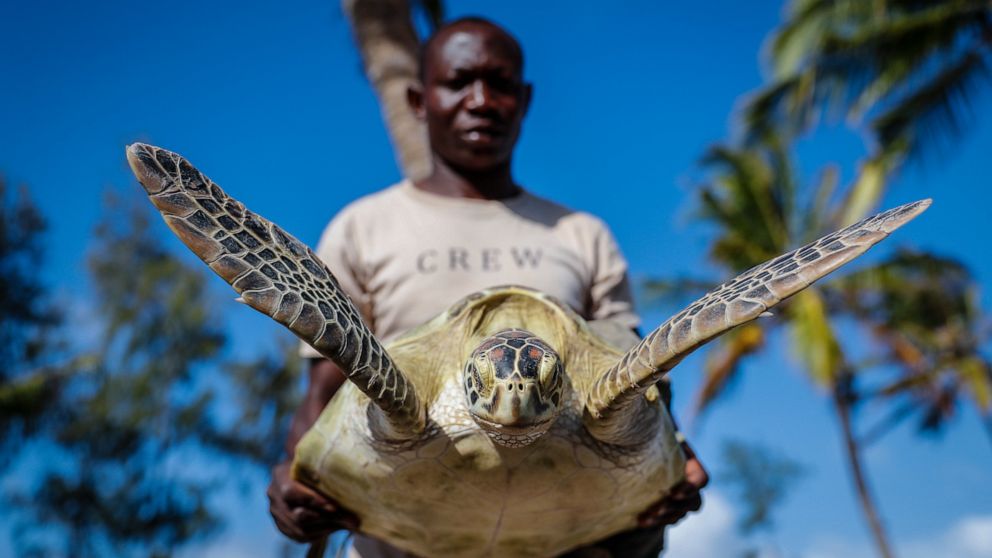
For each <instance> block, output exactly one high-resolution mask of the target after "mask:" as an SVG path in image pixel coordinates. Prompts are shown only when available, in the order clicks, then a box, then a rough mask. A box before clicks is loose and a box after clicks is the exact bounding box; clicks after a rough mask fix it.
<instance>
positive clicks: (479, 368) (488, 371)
mask: <svg viewBox="0 0 992 558" xmlns="http://www.w3.org/2000/svg"><path fill="white" fill-rule="evenodd" d="M469 368H470V369H471V372H472V381H473V382H475V389H477V390H479V394H480V395H482V396H483V397H487V396H488V395H489V393H490V392H492V389H493V384H494V383H495V378H496V372H495V371H494V370H493V363H492V362H490V361H489V358H488V357H486V355H484V354H480V355H477V356H476V357H475V358H474V359H473V362H471V363H469Z"/></svg>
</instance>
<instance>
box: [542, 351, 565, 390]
mask: <svg viewBox="0 0 992 558" xmlns="http://www.w3.org/2000/svg"><path fill="white" fill-rule="evenodd" d="M560 375H561V363H560V362H559V361H558V358H557V357H556V356H554V355H552V354H548V353H545V355H544V358H542V359H541V368H540V370H538V378H539V379H540V381H541V385H542V386H544V387H546V388H553V387H555V385H556V384H557V383H558V379H559V376H560Z"/></svg>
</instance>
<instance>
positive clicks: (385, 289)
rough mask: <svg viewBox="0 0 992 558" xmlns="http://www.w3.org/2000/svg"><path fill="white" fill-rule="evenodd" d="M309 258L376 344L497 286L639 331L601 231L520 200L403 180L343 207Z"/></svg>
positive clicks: (559, 210) (548, 205) (555, 208)
mask: <svg viewBox="0 0 992 558" xmlns="http://www.w3.org/2000/svg"><path fill="white" fill-rule="evenodd" d="M317 255H318V256H319V257H320V259H321V260H323V262H324V263H325V264H327V266H328V267H329V268H330V270H331V272H332V273H333V274H334V276H335V277H337V279H338V282H339V283H340V284H341V287H342V288H343V289H344V291H345V292H346V293H347V294H348V295H349V296H350V297H351V299H352V301H354V302H355V304H356V305H357V306H358V308H359V310H360V311H361V313H362V315H363V316H364V317H365V319H366V320H367V322H368V324H369V326H370V327H371V328H372V330H373V331H374V332H375V333H376V335H377V336H378V337H379V338H380V339H382V340H384V341H388V340H390V339H393V338H395V337H396V336H397V335H399V334H401V333H403V332H405V331H407V330H409V329H411V328H413V327H415V326H418V325H420V324H422V323H424V322H426V321H427V320H429V319H431V318H433V317H434V316H436V315H437V314H439V313H441V312H442V311H444V310H445V309H447V308H448V307H449V306H450V305H451V304H453V303H455V302H456V301H458V300H459V299H460V298H462V297H463V296H465V295H468V294H471V293H473V292H475V291H478V290H481V289H484V288H488V287H493V286H496V285H506V284H515V285H523V286H527V287H531V288H534V289H538V290H540V291H543V292H545V293H548V294H550V295H552V296H554V297H556V298H558V299H559V300H561V301H562V302H564V303H566V304H568V305H570V306H571V307H572V308H574V309H575V310H576V311H577V312H578V313H579V314H581V315H582V316H583V317H585V318H586V319H590V320H593V319H597V320H598V319H611V320H614V321H617V322H619V323H620V324H622V325H624V326H626V327H630V328H634V327H636V326H637V324H638V318H637V316H636V315H635V314H634V312H633V304H632V300H631V293H630V285H629V282H628V279H627V262H626V261H625V260H624V258H623V255H622V254H621V253H620V250H619V248H618V247H617V244H616V241H615V240H614V239H613V235H612V234H611V233H610V231H609V229H608V228H607V227H606V225H605V224H603V222H602V221H600V220H599V219H597V218H596V217H593V216H592V215H589V214H587V213H582V212H577V211H572V210H570V209H567V208H565V207H562V206H560V205H558V204H555V203H553V202H550V201H548V200H545V199H542V198H539V197H537V196H534V195H533V194H530V193H527V192H524V193H522V194H520V195H518V196H515V197H513V198H510V199H506V200H500V201H490V200H473V199H464V198H450V197H445V196H438V195H434V194H430V193H428V192H424V191H422V190H418V189H417V188H415V187H414V186H413V184H412V183H411V182H409V181H403V182H400V183H399V184H396V185H394V186H391V187H389V188H387V189H385V190H382V191H380V192H376V193H374V194H371V195H368V196H365V197H363V198H361V199H359V200H357V201H355V202H353V203H352V204H350V205H348V206H347V207H346V208H344V209H343V210H342V211H341V212H340V213H339V214H338V215H337V216H336V217H335V218H334V219H333V220H332V221H331V223H330V224H329V225H328V226H327V229H326V230H325V231H324V234H323V236H322V237H321V239H320V244H319V245H318V247H317ZM302 354H303V355H304V356H308V357H316V356H319V355H318V354H317V353H316V352H315V351H313V350H312V349H310V348H309V347H305V348H304V349H303V350H302Z"/></svg>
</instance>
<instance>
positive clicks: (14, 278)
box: [0, 178, 60, 472]
mask: <svg viewBox="0 0 992 558" xmlns="http://www.w3.org/2000/svg"><path fill="white" fill-rule="evenodd" d="M45 231H46V224H45V219H44V218H43V217H42V215H41V213H40V212H39V211H38V208H37V207H36V206H35V204H34V202H33V201H32V200H31V198H30V196H29V195H28V192H27V189H25V188H22V189H20V190H19V191H18V192H17V193H16V195H15V196H12V195H11V193H10V192H9V191H8V190H7V185H6V182H5V181H4V180H3V179H2V178H0V363H2V364H0V472H2V471H3V470H4V469H5V467H6V466H7V464H8V463H9V461H10V456H11V453H12V452H13V451H14V449H15V448H16V447H18V446H19V445H20V444H21V443H22V442H23V440H24V438H25V437H26V436H28V435H30V434H31V433H32V432H33V431H34V429H35V428H36V427H37V426H38V420H37V419H38V417H39V415H40V414H41V413H42V412H43V411H44V410H45V408H46V405H47V403H48V401H49V400H50V399H51V396H52V394H53V393H54V392H55V390H57V389H58V379H59V378H58V375H57V374H54V373H53V372H52V371H51V370H49V369H47V368H46V367H45V366H44V365H45V363H47V362H50V361H51V360H52V355H53V354H55V353H57V352H58V351H59V348H60V345H59V343H58V342H57V340H56V339H55V337H54V332H55V329H56V328H57V326H58V323H59V321H60V316H59V315H58V313H57V312H56V311H55V309H54V306H53V305H52V303H51V301H50V300H49V295H48V292H47V288H46V286H45V284H44V282H43V281H42V279H41V265H42V260H43V256H44V250H43V247H42V240H43V237H44V233H45Z"/></svg>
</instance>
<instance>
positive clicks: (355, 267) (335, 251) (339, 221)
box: [299, 208, 375, 358]
mask: <svg viewBox="0 0 992 558" xmlns="http://www.w3.org/2000/svg"><path fill="white" fill-rule="evenodd" d="M357 234H358V231H357V227H356V226H355V222H354V219H353V218H352V217H351V215H350V213H349V212H348V209H347V208H346V209H344V210H343V211H342V212H341V213H339V214H338V215H337V216H336V217H334V219H332V220H331V222H330V223H328V225H327V228H325V229H324V233H323V234H322V235H321V237H320V242H319V243H318V244H317V250H316V254H317V257H318V258H320V261H322V262H323V263H324V265H326V266H327V268H328V269H330V270H331V273H332V274H333V275H334V278H335V279H337V280H338V284H339V285H340V286H341V289H342V290H343V291H344V292H345V294H346V295H348V297H349V298H351V301H352V302H353V303H354V304H355V306H356V307H357V308H358V311H359V313H361V315H362V318H363V319H364V320H365V323H366V324H368V325H369V327H371V328H373V330H374V327H375V326H374V324H373V323H372V303H371V297H370V296H369V294H368V291H367V290H366V289H365V287H364V284H365V282H364V281H363V277H364V272H363V270H364V267H363V266H362V260H361V258H360V257H359V253H358V251H357V247H358V246H359V245H360V244H359V242H357V238H356V235H357ZM299 354H300V356H302V357H304V358H323V356H322V355H321V354H320V353H318V352H317V351H316V350H315V349H314V348H313V347H311V346H310V345H307V344H306V343H303V342H301V343H300V351H299Z"/></svg>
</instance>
